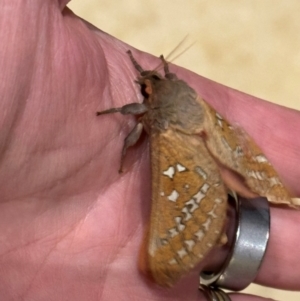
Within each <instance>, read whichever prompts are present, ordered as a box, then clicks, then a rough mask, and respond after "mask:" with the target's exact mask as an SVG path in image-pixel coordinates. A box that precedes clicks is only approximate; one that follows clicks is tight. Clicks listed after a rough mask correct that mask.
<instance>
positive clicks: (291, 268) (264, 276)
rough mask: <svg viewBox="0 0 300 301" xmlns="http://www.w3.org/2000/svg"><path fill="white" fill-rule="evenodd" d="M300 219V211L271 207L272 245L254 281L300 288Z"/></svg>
mask: <svg viewBox="0 0 300 301" xmlns="http://www.w3.org/2000/svg"><path fill="white" fill-rule="evenodd" d="M299 219H300V212H299V211H293V210H288V209H287V210H283V209H280V208H271V231H270V239H269V245H268V248H267V251H266V254H265V257H264V260H263V262H262V266H261V268H260V271H259V274H258V276H257V278H256V281H255V282H257V283H259V284H262V285H266V286H272V287H276V288H281V289H287V290H300V282H299V277H300V261H299V249H300V241H299V239H298V237H299Z"/></svg>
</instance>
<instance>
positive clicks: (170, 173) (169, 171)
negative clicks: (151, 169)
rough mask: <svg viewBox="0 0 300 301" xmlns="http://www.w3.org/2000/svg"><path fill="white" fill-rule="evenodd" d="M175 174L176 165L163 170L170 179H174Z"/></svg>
mask: <svg viewBox="0 0 300 301" xmlns="http://www.w3.org/2000/svg"><path fill="white" fill-rule="evenodd" d="M174 174H175V168H174V166H170V167H169V168H168V169H167V170H165V171H163V175H165V176H167V177H169V178H170V179H173V176H174Z"/></svg>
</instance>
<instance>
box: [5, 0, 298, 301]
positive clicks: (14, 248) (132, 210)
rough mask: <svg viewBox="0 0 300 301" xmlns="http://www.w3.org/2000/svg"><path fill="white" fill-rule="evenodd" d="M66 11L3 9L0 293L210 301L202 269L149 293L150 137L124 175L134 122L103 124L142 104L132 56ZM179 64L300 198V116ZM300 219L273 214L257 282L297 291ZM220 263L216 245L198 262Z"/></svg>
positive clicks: (25, 5) (24, 5)
mask: <svg viewBox="0 0 300 301" xmlns="http://www.w3.org/2000/svg"><path fill="white" fill-rule="evenodd" d="M66 3H67V1H54V0H53V1H51V0H48V1H35V2H32V3H31V2H26V1H11V0H6V1H4V0H2V1H1V7H2V8H3V9H1V10H0V14H1V15H0V22H1V24H0V40H1V45H2V46H1V49H0V51H1V55H0V65H1V81H0V89H1V110H0V114H1V117H0V122H1V131H0V152H1V153H0V154H1V160H0V191H1V200H0V202H1V203H0V240H1V244H0V269H1V273H0V292H1V298H2V299H3V300H47V301H49V300H50V301H51V300H91V301H95V300H145V299H146V300H156V301H157V300H158V301H164V300H183V299H184V300H203V301H204V300H205V298H204V297H203V295H201V293H200V292H198V291H197V289H196V288H197V281H198V278H197V273H198V272H197V271H192V272H191V273H190V274H189V275H188V276H187V277H186V278H184V279H183V280H182V281H181V282H179V283H178V284H177V285H176V286H175V287H174V288H172V289H161V288H159V287H157V286H155V285H154V284H152V283H151V282H149V281H147V280H146V278H145V277H144V276H143V275H141V274H140V272H139V271H138V268H137V257H138V253H139V249H140V245H141V242H142V237H143V231H144V229H145V225H146V224H147V221H148V217H149V216H148V215H149V211H150V199H151V196H150V172H149V171H150V166H149V165H150V162H149V151H148V145H147V139H144V140H143V141H142V142H140V143H139V144H138V145H137V147H135V148H133V149H131V150H129V151H128V156H127V157H126V160H125V162H124V173H123V174H122V175H119V174H118V172H117V171H118V168H119V163H120V152H121V149H122V145H123V139H124V137H125V136H126V135H127V134H128V132H129V131H130V129H131V128H132V126H133V125H134V124H135V121H134V118H133V117H132V116H127V117H124V116H121V115H119V114H114V115H107V116H100V117H96V115H95V112H96V111H97V110H104V109H107V108H110V107H118V106H122V105H124V104H125V103H130V102H132V101H141V95H140V93H139V91H138V87H137V85H135V84H134V82H133V80H134V78H135V77H136V71H135V70H134V68H133V66H132V65H131V63H130V61H129V59H128V56H127V54H126V50H128V49H131V47H130V46H128V45H125V44H124V43H122V42H121V41H118V40H116V39H115V38H113V37H111V36H109V35H107V34H105V33H103V32H101V31H99V30H97V29H95V28H93V27H91V26H90V25H87V24H86V23H85V22H84V21H82V20H80V19H79V18H78V17H76V16H75V15H73V14H72V13H71V12H70V11H69V10H68V9H63V8H64V7H65V4H66ZM133 51H134V53H135V57H136V59H137V60H138V61H139V62H140V63H141V64H142V66H143V67H144V68H145V69H146V68H148V69H153V67H156V66H157V65H158V59H157V58H153V57H152V56H150V55H148V54H146V53H141V52H138V51H137V50H134V49H133ZM171 68H172V71H173V72H176V74H177V75H178V77H180V78H182V79H184V80H185V81H186V82H188V83H189V84H190V85H191V86H192V87H193V88H194V89H195V90H196V91H197V93H199V95H201V96H202V97H204V98H205V99H206V100H207V101H208V102H209V103H210V104H211V105H212V106H214V107H215V108H216V109H217V110H218V112H220V113H221V114H222V115H223V116H224V117H226V118H227V119H228V120H230V121H231V123H232V124H238V125H239V126H241V127H243V128H244V129H245V130H246V131H247V132H248V133H249V134H250V135H251V136H252V137H253V138H254V140H255V141H257V143H258V144H259V145H260V146H261V147H262V149H263V150H264V152H265V154H266V155H267V157H268V158H269V159H270V161H271V162H272V163H273V164H274V166H275V168H276V169H277V170H278V172H279V174H280V175H281V178H282V179H283V181H284V182H285V183H286V184H287V186H288V187H289V188H290V190H291V191H292V192H293V193H294V195H298V196H299V195H300V186H299V183H297V181H298V180H297V179H299V178H300V169H299V166H300V155H299V149H300V138H299V135H298V130H297V129H299V128H300V113H299V112H297V111H294V110H290V109H286V108H283V107H279V106H276V105H273V104H270V103H268V102H264V101H262V100H259V99H256V98H254V97H252V96H249V95H245V94H243V93H240V92H238V91H235V90H232V89H229V88H227V87H224V86H221V85H219V84H216V83H214V82H211V81H209V80H207V79H205V78H202V77H200V76H198V75H195V74H193V73H191V72H189V71H187V70H183V69H181V68H179V67H175V66H171ZM287 121H288V122H287ZM299 215H300V213H299V211H293V210H290V209H286V208H278V207H277V208H272V209H271V216H272V225H271V237H270V243H269V248H268V249H267V252H266V256H265V259H264V261H263V264H262V267H261V269H260V271H259V273H258V275H257V278H256V282H257V283H260V284H262V285H267V286H272V287H277V288H283V289H290V290H291V289H292V290H299V289H300V284H299V277H300V263H299V260H298V254H299V251H298V250H299V244H300V243H299V239H298V228H299V226H298V224H299V217H300V216H299ZM224 256H226V250H221V249H219V250H216V251H215V252H214V253H213V254H212V255H211V256H210V257H209V258H208V259H207V261H205V262H204V263H203V265H204V264H205V265H208V264H209V265H210V266H214V267H217V266H219V265H220V264H221V263H222V260H223V258H224ZM218 258H219V259H218ZM199 268H200V267H199ZM231 297H232V300H234V301H250V300H251V301H258V300H265V299H263V298H260V297H255V296H246V295H243V294H233V295H231Z"/></svg>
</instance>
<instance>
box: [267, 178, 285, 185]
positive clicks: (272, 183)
mask: <svg viewBox="0 0 300 301" xmlns="http://www.w3.org/2000/svg"><path fill="white" fill-rule="evenodd" d="M269 182H270V186H271V187H273V186H275V185H282V184H281V182H280V180H279V179H278V178H277V177H271V178H269Z"/></svg>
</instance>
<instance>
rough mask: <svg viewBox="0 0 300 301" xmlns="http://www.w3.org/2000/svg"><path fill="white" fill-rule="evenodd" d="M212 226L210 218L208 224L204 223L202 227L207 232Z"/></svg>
mask: <svg viewBox="0 0 300 301" xmlns="http://www.w3.org/2000/svg"><path fill="white" fill-rule="evenodd" d="M210 224H211V219H210V218H208V219H207V220H206V222H205V223H203V224H202V225H203V227H204V228H205V230H206V231H207V230H208V228H209V226H210Z"/></svg>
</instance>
